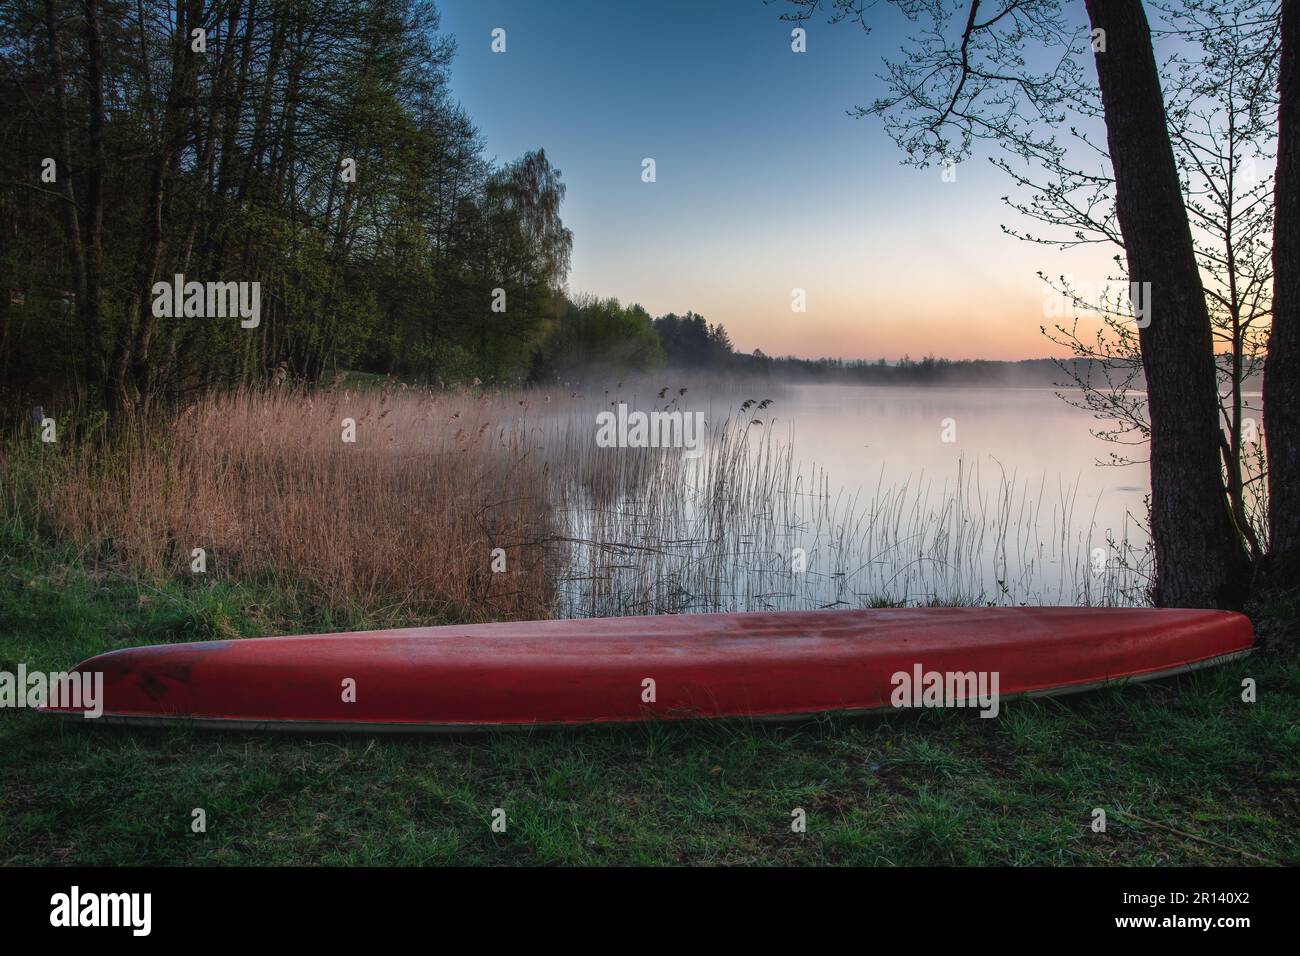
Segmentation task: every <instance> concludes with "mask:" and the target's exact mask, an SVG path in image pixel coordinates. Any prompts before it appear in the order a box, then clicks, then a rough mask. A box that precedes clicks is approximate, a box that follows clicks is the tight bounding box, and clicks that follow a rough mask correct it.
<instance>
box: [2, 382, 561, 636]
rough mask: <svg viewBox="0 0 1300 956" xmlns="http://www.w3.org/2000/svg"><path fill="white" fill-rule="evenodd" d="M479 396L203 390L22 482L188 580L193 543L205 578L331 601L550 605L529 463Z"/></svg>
mask: <svg viewBox="0 0 1300 956" xmlns="http://www.w3.org/2000/svg"><path fill="white" fill-rule="evenodd" d="M479 406H480V403H478V402H476V401H475V400H474V399H473V398H472V397H465V396H454V397H439V396H434V395H432V394H429V393H415V392H389V391H367V392H361V393H351V392H342V391H339V392H328V391H326V392H316V393H312V394H303V393H300V392H258V393H253V392H238V393H234V394H226V395H213V396H210V397H207V398H205V399H203V400H202V401H200V402H199V403H197V404H196V405H194V406H191V407H190V408H188V409H186V410H185V411H184V412H183V413H181V414H180V415H179V416H177V417H176V418H174V419H171V420H169V421H166V422H163V423H160V424H158V425H156V426H148V425H137V426H135V427H134V428H132V429H130V430H128V431H126V432H124V433H122V434H120V435H118V436H116V437H115V438H114V439H113V441H112V442H111V443H110V444H107V445H105V444H102V443H91V442H83V443H74V444H72V445H71V446H70V447H67V448H63V449H60V450H59V454H58V458H57V462H56V463H53V464H52V466H50V467H46V468H44V469H42V470H34V469H32V468H31V467H30V460H28V461H27V462H25V463H24V464H27V465H28V467H27V468H25V469H24V470H23V471H24V473H25V474H26V476H27V480H26V482H25V484H26V491H27V492H28V493H29V494H30V495H31V496H32V498H33V499H34V501H35V502H36V506H37V511H38V514H39V516H40V518H41V520H42V521H43V522H44V523H45V525H46V526H47V527H48V528H49V529H50V530H52V531H54V532H55V533H57V534H59V535H62V536H65V537H67V538H70V539H71V540H73V541H75V542H77V543H79V544H81V545H83V546H87V547H91V548H93V549H94V551H95V553H96V554H97V555H99V556H101V557H103V558H104V559H105V560H109V561H112V562H116V563H120V564H121V565H123V566H125V567H127V568H129V569H130V570H132V571H133V572H135V573H138V574H143V575H149V576H175V575H191V574H193V573H194V572H193V571H192V566H193V565H192V562H193V560H194V558H193V554H194V551H195V549H200V548H201V549H203V550H204V552H205V555H206V565H207V567H206V571H205V573H206V574H210V575H215V576H220V577H234V578H253V579H259V580H269V581H271V582H273V583H276V584H278V585H281V586H283V587H286V588H293V589H295V590H299V591H302V592H303V593H304V594H305V595H306V596H307V597H308V598H309V599H311V600H314V601H318V602H321V603H323V604H326V605H328V606H330V607H332V608H337V609H350V608H357V607H359V608H363V609H366V610H367V611H370V612H380V613H381V614H382V612H383V611H385V610H394V611H396V610H404V611H408V612H412V613H421V614H425V615H429V616H431V617H436V618H446V619H458V620H459V619H467V620H475V619H498V618H534V617H544V616H546V615H548V614H549V613H550V612H551V603H552V592H551V590H550V588H549V586H548V584H547V574H546V570H545V568H544V566H543V564H544V554H545V552H544V548H543V547H541V546H540V544H539V542H542V541H544V539H545V538H546V537H547V534H548V528H547V525H546V521H547V512H546V507H545V503H544V501H543V500H542V496H541V481H540V469H539V468H538V467H537V466H536V465H535V463H534V462H533V461H531V460H530V459H529V456H528V453H527V449H526V448H525V446H524V444H523V442H522V441H521V436H520V434H519V433H518V432H517V431H516V430H514V429H510V428H505V427H501V428H495V427H491V426H490V424H489V422H488V421H487V419H486V418H485V417H484V416H483V415H482V414H481V408H480V407H479ZM345 419H351V420H352V421H354V422H355V442H345V441H344V440H343V428H344V425H343V422H344V420H345ZM27 448H28V450H27V451H26V452H25V454H26V455H28V456H31V455H36V454H41V453H44V452H46V449H43V448H41V447H40V446H31V445H28V446H27ZM18 454H23V452H19V453H18ZM15 457H16V456H15ZM12 464H13V466H14V467H13V470H12V471H11V469H10V468H7V469H6V471H7V472H8V473H10V474H14V473H16V472H17V471H18V470H19V469H18V465H19V463H18V462H14V463H12ZM495 548H502V549H504V550H505V552H506V555H505V570H504V571H502V572H494V571H493V569H492V560H491V559H492V552H493V549H495ZM195 577H196V579H197V578H198V576H197V575H195Z"/></svg>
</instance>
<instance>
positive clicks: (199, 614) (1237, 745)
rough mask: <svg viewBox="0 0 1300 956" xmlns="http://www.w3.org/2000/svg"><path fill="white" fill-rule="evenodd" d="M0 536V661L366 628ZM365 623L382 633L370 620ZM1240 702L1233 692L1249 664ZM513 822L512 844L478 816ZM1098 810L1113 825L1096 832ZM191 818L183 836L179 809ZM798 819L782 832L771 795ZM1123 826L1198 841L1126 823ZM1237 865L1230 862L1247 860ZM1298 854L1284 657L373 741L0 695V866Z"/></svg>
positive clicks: (1293, 670)
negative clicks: (76, 708) (887, 707)
mask: <svg viewBox="0 0 1300 956" xmlns="http://www.w3.org/2000/svg"><path fill="white" fill-rule="evenodd" d="M0 528H2V529H3V531H2V532H0V669H12V668H13V667H14V666H16V664H17V663H18V662H24V663H26V664H27V665H28V666H29V667H30V668H37V669H43V670H49V669H65V668H67V667H70V666H71V665H72V664H74V663H76V662H77V661H79V660H81V659H83V658H84V657H86V656H88V655H91V654H94V653H97V652H100V651H103V650H107V649H110V648H113V647H121V646H127V645H130V644H139V643H147V642H155V641H186V640H200V639H205V638H212V637H230V636H256V635H261V634H268V633H273V632H289V631H294V630H313V629H322V628H328V627H345V626H361V625H364V624H367V623H370V622H371V620H370V619H369V618H368V617H367V616H365V615H363V614H359V613H355V614H351V615H347V614H344V615H340V614H339V613H338V612H336V611H331V610H328V609H325V610H320V609H314V608H313V606H312V605H311V604H310V602H302V601H299V600H297V599H295V598H293V597H292V596H291V595H290V594H287V593H286V592H283V591H280V590H275V589H270V588H266V589H258V588H255V587H252V586H240V585H235V584H230V583H218V584H208V585H194V584H188V583H186V582H185V581H184V580H183V579H180V580H177V581H175V582H170V583H169V582H163V583H142V581H141V579H140V578H137V577H133V576H124V575H120V574H117V573H114V572H109V571H106V570H103V569H102V568H101V569H100V570H98V571H97V570H96V567H95V556H94V555H93V554H87V553H84V552H83V553H78V552H73V551H71V550H67V549H65V548H64V547H62V546H58V545H54V544H50V543H43V544H38V543H36V539H35V537H34V536H33V535H32V534H31V533H30V529H28V528H19V527H16V526H15V524H14V522H13V521H12V520H11V521H9V522H7V523H4V524H3V525H0ZM383 623H393V622H392V621H391V620H385V621H384V622H383ZM1246 676H1249V677H1253V678H1255V679H1256V681H1257V682H1258V686H1259V700H1258V702H1257V703H1255V704H1244V703H1242V702H1241V700H1240V684H1241V680H1242V678H1243V677H1246ZM498 807H500V808H503V809H504V810H505V811H506V821H507V829H506V832H505V833H494V832H492V829H491V826H490V824H491V819H492V811H493V809H494V808H498ZM1094 807H1103V808H1105V809H1106V810H1107V812H1108V817H1109V820H1108V826H1107V830H1106V832H1105V833H1094V832H1092V830H1091V829H1090V827H1089V824H1090V822H1091V819H1092V817H1091V813H1092V810H1093V808H1094ZM195 808H202V809H204V810H205V811H206V815H207V832H206V833H201V834H196V833H193V832H191V829H190V825H191V819H192V816H191V814H192V811H193V810H194V809H195ZM795 808H803V809H804V810H805V811H806V813H807V821H808V822H807V832H806V833H804V834H796V833H793V832H791V826H790V824H791V811H792V810H794V809H795ZM1125 812H1127V813H1129V814H1134V815H1136V816H1137V817H1141V818H1144V819H1145V820H1149V821H1153V822H1154V823H1160V824H1164V825H1165V826H1168V827H1172V828H1174V829H1176V830H1180V831H1184V832H1185V833H1187V834H1192V835H1195V836H1198V837H1201V838H1203V839H1204V840H1208V841H1211V843H1213V844H1218V845H1217V846H1216V845H1211V844H1210V843H1204V842H1200V841H1198V840H1194V839H1191V838H1189V837H1187V836H1184V835H1179V834H1176V833H1173V832H1170V831H1169V830H1166V829H1162V828H1160V827H1157V826H1154V825H1152V824H1149V823H1143V822H1139V821H1138V820H1135V819H1134V818H1133V817H1126V816H1124V815H1123V813H1125ZM1247 854H1250V855H1247ZM1254 857H1259V858H1263V859H1265V860H1268V861H1271V862H1279V863H1285V862H1290V863H1297V862H1300V668H1298V667H1297V666H1296V665H1295V664H1294V663H1290V662H1286V661H1284V660H1282V659H1279V658H1276V657H1264V656H1256V657H1255V658H1253V659H1251V660H1247V661H1244V662H1239V663H1236V664H1233V665H1229V666H1226V667H1223V668H1218V669H1215V670H1210V671H1205V672H1201V673H1198V674H1193V675H1189V676H1186V677H1183V678H1179V679H1175V680H1169V681H1162V682H1158V683H1153V684H1146V685H1134V686H1130V687H1128V688H1123V689H1116V690H1111V691H1105V692H1100V693H1094V694H1087V695H1081V696H1076V697H1071V698H1063V699H1059V700H1039V701H1020V702H1009V703H1006V704H1005V705H1004V707H1003V710H1002V715H1001V716H1000V717H999V718H998V719H996V720H981V719H979V718H978V717H976V716H974V715H972V714H969V713H966V712H960V711H958V712H954V711H929V712H919V713H916V712H914V713H908V714H901V715H888V716H884V717H877V718H866V719H851V720H850V719H843V720H838V719H837V720H821V721H813V722H806V723H802V724H794V725H750V724H745V723H729V724H720V725H699V724H696V725H690V726H672V727H665V726H656V727H644V728H635V729H622V730H596V731H574V732H564V733H549V732H548V733H539V734H533V735H524V734H510V735H489V736H466V737H429V738H409V739H393V738H382V737H380V738H373V739H372V738H365V737H346V738H345V737H335V738H326V737H316V738H300V737H289V736H258V735H251V734H201V733H191V732H166V731H148V732H146V731H123V730H114V729H111V728H107V727H86V726H79V725H67V724H63V723H61V722H56V721H51V720H47V719H43V718H41V717H39V716H37V715H36V714H33V713H31V712H27V711H13V710H5V711H0V863H3V864H25V863H67V864H74V863H75V864H149V863H160V864H205V863H208V864H211V863H222V864H250V863H256V864H267V863H393V864H423V863H464V864H475V863H497V864H500V863H512V864H537V863H628V864H640V863H750V864H806V863H861V864H943V863H959V864H975V863H992V864H1000V863H1008V864H1031V863H1037V864H1216V865H1233V864H1243V863H1247V864H1248V863H1257V862H1258V860H1256V859H1254Z"/></svg>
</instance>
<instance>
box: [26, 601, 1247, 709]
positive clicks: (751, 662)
mask: <svg viewBox="0 0 1300 956" xmlns="http://www.w3.org/2000/svg"><path fill="white" fill-rule="evenodd" d="M1253 643H1254V632H1253V629H1252V627H1251V624H1250V621H1249V620H1248V619H1247V618H1246V617H1244V616H1242V615H1240V614H1233V613H1230V612H1226V611H1202V610H1172V609H1146V608H1139V609H1124V608H900V609H892V608H891V609H879V610H860V611H857V610H855V611H809V612H801V611H782V612H772V613H767V612H758V613H745V614H692V615H663V616H655V617H626V618H600V619H585V620H572V621H532V622H511V623H505V624H482V625H462V626H454V627H431V628H410V629H403V630H389V631H367V632H351V633H341V634H316V635H303V636H293V637H268V638H251V639H248V640H237V641H209V642H202V643H194V644H169V645H158V646H152V647H133V648H126V649H123V650H118V651H111V652H109V653H107V654H101V655H99V656H98V657H94V658H91V659H90V660H87V661H84V662H83V663H81V664H79V665H78V666H77V668H76V671H77V672H81V673H86V672H92V673H96V674H102V675H103V683H102V701H101V702H100V704H101V705H102V710H103V716H102V717H100V718H98V719H97V720H93V721H92V720H87V721H85V722H86V723H96V722H99V721H103V722H106V723H133V724H146V725H172V724H188V725H194V726H201V727H214V728H226V729H233V730H247V729H253V730H304V731H319V732H350V731H363V732H376V731H397V732H403V731H405V732H424V733H429V732H439V731H443V732H460V731H470V730H499V729H531V728H536V727H545V726H572V725H583V724H617V723H630V722H636V721H650V720H690V719H708V718H728V717H733V718H754V719H793V718H798V717H806V716H811V715H816V714H823V713H849V714H856V713H869V712H872V711H881V710H890V709H894V708H899V707H915V706H922V707H931V706H955V707H968V708H972V709H977V710H979V711H980V712H981V713H982V714H983V715H984V716H996V714H997V712H998V703H999V701H1003V700H1008V699H1012V698H1015V697H1023V696H1037V695H1043V694H1062V693H1071V692H1074V691H1081V690H1091V689H1094V688H1097V687H1100V686H1104V685H1107V684H1111V683H1115V682H1122V681H1130V680H1150V679H1154V678H1159V677H1167V676H1172V675H1174V674H1178V673H1183V672H1186V671H1189V670H1194V669H1196V668H1199V667H1205V666H1209V665H1213V664H1217V663H1220V662H1222V661H1225V660H1229V659H1232V658H1236V657H1240V656H1242V655H1244V654H1247V653H1249V652H1250V650H1251V647H1252V645H1253ZM46 712H47V713H54V714H60V715H63V716H72V717H77V718H78V722H79V723H80V722H82V721H81V720H80V717H81V712H80V711H79V710H75V709H72V708H46Z"/></svg>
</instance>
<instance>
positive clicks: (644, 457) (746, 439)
mask: <svg viewBox="0 0 1300 956" xmlns="http://www.w3.org/2000/svg"><path fill="white" fill-rule="evenodd" d="M674 391H675V390H674ZM593 392H595V390H594V389H593ZM647 392H649V394H648V396H647ZM670 394H671V393H670ZM1066 394H1069V393H1066ZM592 397H593V398H594V399H596V402H595V404H594V405H592V406H591V408H596V407H605V406H608V405H609V404H610V401H609V400H611V399H613V400H619V401H624V400H625V401H627V402H628V403H629V405H630V406H631V407H633V408H652V407H653V408H662V407H666V405H665V403H663V402H661V401H658V400H657V398H656V393H655V392H654V391H651V390H650V389H649V387H648V386H645V385H642V386H640V387H637V388H634V387H632V386H625V387H621V388H615V387H613V386H610V387H609V388H608V389H607V390H602V392H601V394H599V395H593V396H592ZM687 399H689V401H687ZM747 399H752V400H754V401H755V402H756V403H757V402H759V401H761V400H763V399H771V400H772V402H771V405H770V406H769V407H768V408H767V409H765V410H759V409H758V407H757V405H756V404H755V405H752V406H750V407H749V408H748V409H742V407H741V405H742V403H743V402H744V401H746V400H747ZM681 407H683V408H689V409H691V410H694V411H703V412H704V415H705V420H706V423H707V429H706V430H707V434H708V440H707V447H706V449H705V453H704V454H703V455H701V456H700V457H699V458H696V459H691V458H688V457H687V456H685V455H680V454H678V455H674V454H663V453H660V452H658V451H655V450H645V449H626V448H603V449H597V450H595V451H592V452H585V451H583V452H581V453H577V454H575V447H578V446H581V445H582V443H583V442H584V441H586V440H588V433H589V432H590V431H591V430H592V429H591V421H592V418H591V415H590V412H591V409H590V408H589V409H588V410H586V411H585V412H581V413H577V414H576V416H575V417H570V416H571V415H573V414H574V413H573V412H572V410H570V411H566V412H565V413H559V414H560V416H561V417H562V418H564V419H567V420H568V421H567V424H568V426H569V427H570V428H572V429H573V432H572V433H571V434H568V435H566V436H565V438H564V439H563V441H564V443H565V448H566V451H567V454H566V455H564V456H562V457H563V459H564V460H566V461H569V462H572V461H575V460H581V461H582V462H583V464H582V465H581V466H580V467H578V468H577V469H576V470H575V469H573V468H572V467H569V468H565V467H558V468H557V469H556V471H557V476H558V480H557V486H561V487H560V490H559V491H557V492H556V497H557V501H558V502H559V513H560V514H561V515H562V516H563V520H564V525H565V528H566V531H565V534H566V535H568V536H569V537H571V538H572V539H573V540H572V541H570V542H569V543H568V547H567V549H566V551H565V554H564V557H563V559H562V572H561V574H560V577H561V580H562V582H563V586H562V595H561V597H562V602H561V603H562V608H561V610H562V612H563V613H566V614H574V615H582V614H618V613H651V612H656V613H658V612H666V611H678V612H681V611H706V610H726V611H734V610H760V609H795V608H815V607H849V606H854V607H862V606H872V605H883V604H893V603H941V604H984V603H995V604H1097V605H1129V604H1140V603H1144V602H1145V600H1146V598H1145V587H1146V585H1147V583H1148V576H1149V573H1150V555H1149V550H1148V547H1147V544H1148V539H1147V534H1146V530H1145V518H1146V504H1145V501H1144V496H1145V495H1146V494H1147V491H1148V487H1149V485H1148V478H1147V470H1146V467H1147V466H1146V464H1145V463H1144V462H1142V463H1137V464H1130V465H1125V466H1119V467H1116V466H1112V465H1101V464H1098V462H1099V460H1106V459H1108V457H1109V454H1110V452H1112V451H1118V452H1126V453H1130V454H1131V456H1132V457H1135V458H1138V459H1141V458H1143V457H1144V454H1143V449H1142V448H1140V447H1139V448H1132V447H1126V446H1115V445H1113V444H1111V443H1107V442H1103V441H1101V440H1100V439H1098V438H1096V437H1094V436H1093V435H1092V434H1091V432H1090V429H1091V428H1094V427H1096V426H1097V425H1098V424H1099V423H1098V422H1097V421H1096V420H1095V419H1094V417H1093V415H1092V414H1091V413H1090V412H1088V411H1085V410H1082V409H1079V408H1076V407H1073V406H1071V405H1070V404H1068V403H1067V402H1065V401H1064V400H1062V399H1061V398H1060V397H1058V395H1057V394H1056V392H1054V391H1053V390H1051V389H1044V388H1008V387H990V388H966V387H961V388H958V387H943V386H926V387H871V386H855V385H790V384H786V385H781V386H763V385H744V384H741V385H725V386H719V387H716V388H713V389H701V388H700V387H699V386H694V387H693V388H692V389H691V392H690V394H689V395H688V396H686V397H684V398H683V399H682V402H681ZM557 412H558V410H557ZM549 440H550V441H551V448H552V450H554V448H555V447H556V446H555V440H556V439H555V437H552V438H551V439H549Z"/></svg>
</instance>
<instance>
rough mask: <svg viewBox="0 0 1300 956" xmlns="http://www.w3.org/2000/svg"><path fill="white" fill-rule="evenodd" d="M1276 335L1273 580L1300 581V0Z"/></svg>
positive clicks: (1283, 96) (1268, 376)
mask: <svg viewBox="0 0 1300 956" xmlns="http://www.w3.org/2000/svg"><path fill="white" fill-rule="evenodd" d="M1273 198H1274V203H1275V206H1274V220H1273V328H1272V331H1271V332H1270V333H1269V339H1268V358H1267V359H1266V360H1265V364H1264V439H1265V441H1266V442H1267V445H1268V498H1269V513H1268V522H1269V548H1270V552H1271V553H1270V564H1271V574H1270V577H1271V578H1272V580H1273V583H1275V584H1279V585H1282V586H1284V587H1294V586H1295V585H1296V584H1297V579H1298V578H1300V379H1298V376H1300V0H1283V3H1282V53H1281V59H1280V62H1279V67H1278V122H1277V176H1276V178H1275V180H1274V184H1273Z"/></svg>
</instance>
